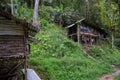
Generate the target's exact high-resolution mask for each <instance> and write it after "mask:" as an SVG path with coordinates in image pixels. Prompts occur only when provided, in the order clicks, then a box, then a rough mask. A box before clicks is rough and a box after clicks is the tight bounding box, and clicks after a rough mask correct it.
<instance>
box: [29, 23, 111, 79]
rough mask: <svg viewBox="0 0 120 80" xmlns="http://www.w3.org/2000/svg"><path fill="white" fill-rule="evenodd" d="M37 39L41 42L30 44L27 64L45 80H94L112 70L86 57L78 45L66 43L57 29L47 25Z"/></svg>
mask: <svg viewBox="0 0 120 80" xmlns="http://www.w3.org/2000/svg"><path fill="white" fill-rule="evenodd" d="M44 24H45V25H47V24H48V23H44ZM44 24H43V27H44ZM36 38H37V39H39V40H40V43H38V44H35V43H31V46H32V47H31V54H30V59H29V62H30V66H31V67H32V68H34V69H35V70H36V71H37V72H38V73H39V74H40V77H41V78H42V79H44V80H96V79H97V78H98V77H100V76H101V75H102V74H106V73H108V72H112V71H113V70H112V68H111V67H110V66H109V64H107V63H103V62H97V61H93V60H91V59H89V58H88V57H87V56H85V55H84V53H83V51H82V49H81V46H78V45H77V43H75V42H73V41H71V40H69V39H68V38H67V37H66V31H65V30H63V29H62V28H60V27H56V26H55V25H53V24H49V26H48V27H44V30H42V31H41V32H39V33H38V34H37V35H36Z"/></svg>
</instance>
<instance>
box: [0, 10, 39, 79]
mask: <svg viewBox="0 0 120 80" xmlns="http://www.w3.org/2000/svg"><path fill="white" fill-rule="evenodd" d="M37 31H38V28H36V27H34V26H32V25H31V24H30V23H28V22H26V21H25V20H20V19H18V18H16V17H14V16H13V15H11V14H9V13H8V12H6V11H4V10H3V9H1V8H0V80H23V79H19V77H18V76H20V77H21V76H22V75H20V73H21V72H20V70H21V69H23V68H24V69H25V76H24V80H27V72H26V71H27V70H26V69H27V58H28V54H29V50H30V49H29V48H30V47H29V43H28V40H29V39H30V38H31V37H33V36H34V35H35V33H36V32H37Z"/></svg>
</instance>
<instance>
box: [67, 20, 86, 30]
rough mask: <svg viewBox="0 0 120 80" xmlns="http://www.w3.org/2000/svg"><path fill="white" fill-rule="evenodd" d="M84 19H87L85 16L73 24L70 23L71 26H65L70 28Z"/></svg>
mask: <svg viewBox="0 0 120 80" xmlns="http://www.w3.org/2000/svg"><path fill="white" fill-rule="evenodd" d="M83 20H85V18H83V19H81V20H79V21H76V22H75V23H73V24H71V25H69V26H67V27H65V28H67V29H68V28H70V27H73V26H74V25H75V24H78V23H80V22H81V21H83Z"/></svg>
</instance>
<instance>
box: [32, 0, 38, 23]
mask: <svg viewBox="0 0 120 80" xmlns="http://www.w3.org/2000/svg"><path fill="white" fill-rule="evenodd" d="M38 7H39V0H35V5H34V15H33V25H36V24H37V17H38Z"/></svg>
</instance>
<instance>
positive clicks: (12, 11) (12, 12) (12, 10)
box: [11, 0, 14, 15]
mask: <svg viewBox="0 0 120 80" xmlns="http://www.w3.org/2000/svg"><path fill="white" fill-rule="evenodd" d="M11 14H12V15H13V14H14V9H13V0H11Z"/></svg>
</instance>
